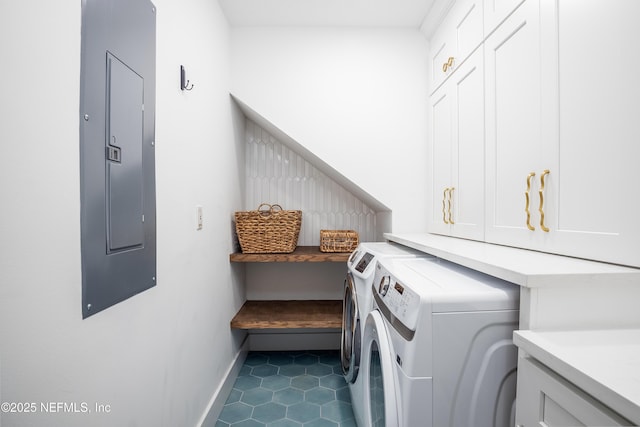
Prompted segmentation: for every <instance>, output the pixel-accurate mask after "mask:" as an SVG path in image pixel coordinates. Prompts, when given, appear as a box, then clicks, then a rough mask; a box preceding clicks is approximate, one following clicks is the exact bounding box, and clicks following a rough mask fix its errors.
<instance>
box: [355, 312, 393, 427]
mask: <svg viewBox="0 0 640 427" xmlns="http://www.w3.org/2000/svg"><path fill="white" fill-rule="evenodd" d="M385 328H386V326H385V324H384V321H383V320H382V316H381V315H380V312H378V311H377V310H374V311H372V312H371V313H369V315H368V316H367V321H366V324H365V332H364V339H363V342H364V348H365V349H366V350H367V352H366V353H365V359H364V360H363V364H362V369H363V373H364V374H365V375H367V376H366V377H365V378H366V384H365V386H366V389H367V390H368V396H369V401H368V405H367V406H368V413H369V423H368V425H371V426H374V427H398V426H399V425H401V424H400V411H399V405H398V404H399V402H398V398H397V395H398V390H396V388H397V383H396V381H395V375H394V372H393V370H394V369H395V365H394V363H393V358H392V354H391V353H392V350H391V343H390V341H389V338H388V335H387V332H386V329H385Z"/></svg>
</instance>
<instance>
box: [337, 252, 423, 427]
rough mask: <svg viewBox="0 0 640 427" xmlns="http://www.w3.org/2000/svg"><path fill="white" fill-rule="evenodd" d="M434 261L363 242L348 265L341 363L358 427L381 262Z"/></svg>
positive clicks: (363, 401) (415, 254)
mask: <svg viewBox="0 0 640 427" xmlns="http://www.w3.org/2000/svg"><path fill="white" fill-rule="evenodd" d="M419 257H420V258H427V257H428V258H433V257H432V256H430V255H427V254H425V253H424V252H420V251H417V250H414V249H411V248H408V247H406V246H402V245H398V244H395V243H386V242H363V243H360V244H359V245H358V247H357V248H356V249H355V250H354V251H353V253H352V254H351V256H350V257H349V259H348V261H347V276H346V279H345V282H344V298H343V311H342V339H341V349H340V355H341V363H342V372H343V375H344V377H345V380H346V381H347V384H349V392H350V395H351V403H352V406H353V412H354V415H355V418H356V422H357V423H358V425H360V426H362V425H364V424H362V423H363V422H364V421H363V420H364V409H363V408H364V405H365V395H364V385H363V380H362V378H361V376H360V375H359V369H360V363H361V357H362V348H361V343H362V333H363V331H364V321H365V319H366V318H367V314H368V313H369V311H371V308H372V305H373V294H372V292H371V285H372V284H373V281H374V274H375V266H376V263H377V261H378V260H380V259H387V258H394V259H400V258H419Z"/></svg>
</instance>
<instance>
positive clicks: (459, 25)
mask: <svg viewBox="0 0 640 427" xmlns="http://www.w3.org/2000/svg"><path fill="white" fill-rule="evenodd" d="M483 15H484V9H483V6H482V0H456V1H454V2H453V4H452V6H451V8H450V9H449V12H448V13H447V14H446V16H445V17H444V20H443V21H442V24H441V25H440V26H439V27H438V30H436V32H435V33H434V34H433V36H432V37H431V40H430V52H431V53H430V60H431V66H430V68H431V92H433V91H434V90H435V89H436V88H437V87H438V86H440V85H441V84H442V82H443V81H444V80H445V79H446V78H447V77H448V76H449V75H451V73H453V71H454V70H455V69H456V68H457V67H458V66H459V65H461V64H462V62H464V60H465V59H466V58H467V57H468V56H469V55H470V54H471V53H472V52H473V51H474V50H475V49H476V48H477V47H478V46H479V45H480V44H481V43H482V40H483V38H484V29H483V23H482V21H483Z"/></svg>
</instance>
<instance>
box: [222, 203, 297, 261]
mask: <svg viewBox="0 0 640 427" xmlns="http://www.w3.org/2000/svg"><path fill="white" fill-rule="evenodd" d="M235 218H236V233H237V234H238V240H239V241H240V248H241V249H242V252H243V253H246V254H270V253H291V252H293V251H294V250H295V249H296V246H297V244H298V235H299V234H300V225H301V224H302V211H296V210H289V211H287V210H284V209H282V207H281V206H280V205H270V204H267V203H263V204H261V205H260V206H258V209H257V210H255V211H245V212H236V213H235Z"/></svg>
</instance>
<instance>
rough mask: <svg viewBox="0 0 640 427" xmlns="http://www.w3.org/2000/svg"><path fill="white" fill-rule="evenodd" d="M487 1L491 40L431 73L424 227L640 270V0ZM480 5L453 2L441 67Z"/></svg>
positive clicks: (435, 50)
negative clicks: (480, 186)
mask: <svg viewBox="0 0 640 427" xmlns="http://www.w3.org/2000/svg"><path fill="white" fill-rule="evenodd" d="M490 1H491V0H485V4H484V6H485V7H484V9H483V10H484V12H485V15H484V22H485V32H486V33H488V32H490V34H489V35H488V37H486V39H485V40H484V43H481V45H482V48H480V49H478V48H477V47H473V48H468V49H471V52H469V53H468V54H467V56H464V55H465V54H464V53H463V54H462V56H460V55H459V54H458V53H457V52H458V50H456V55H458V58H462V59H461V60H460V61H458V62H456V61H455V60H454V62H453V63H454V65H453V71H451V70H449V69H448V73H449V74H448V75H446V76H444V77H443V76H439V77H438V76H436V77H434V79H436V80H435V83H436V86H438V84H439V86H438V87H437V88H436V89H437V90H435V91H433V92H432V95H431V97H430V101H431V105H430V106H431V114H430V129H431V132H432V134H431V136H430V152H431V156H432V158H431V159H430V164H431V165H432V173H433V177H432V181H431V182H430V188H429V191H430V193H431V194H430V200H431V211H430V212H431V218H429V230H430V231H431V232H435V233H441V234H449V235H453V236H460V237H466V238H471V239H484V240H485V241H487V242H492V243H498V244H503V245H508V246H515V247H520V248H527V249H534V250H539V251H544V252H549V253H556V254H561V255H569V256H574V257H579V258H586V259H593V260H598V261H605V262H611V263H616V264H623V265H630V266H636V267H640V220H639V219H638V212H639V211H640V201H639V200H638V197H636V195H637V194H638V187H637V186H638V185H640V167H638V165H637V163H638V159H640V81H639V80H640V77H639V76H640V45H639V44H638V43H639V42H638V40H640V26H638V25H637V17H638V16H640V1H637V0H562V1H559V0H548V1H547V0H545V1H541V0H526V1H523V2H506V1H505V2H500V1H497V0H496V1H493V2H492V3H487V2H490ZM461 5H466V6H467V9H466V11H467V12H469V13H468V14H467V15H464V13H462V12H460V10H465V9H464V8H462V6H461ZM498 5H503V6H504V7H502V6H501V7H498ZM509 5H510V6H509ZM471 6H473V5H471V4H470V3H466V2H463V3H460V4H458V3H456V4H454V6H453V8H452V9H451V10H450V12H449V14H448V15H447V18H446V19H445V21H444V23H443V26H442V27H441V28H440V29H439V30H438V31H437V32H436V34H435V35H434V39H433V40H435V41H436V42H434V41H433V40H432V43H431V46H430V48H431V49H432V55H431V57H432V59H433V61H434V68H435V64H436V58H438V55H440V59H438V61H440V62H442V58H444V57H445V56H447V55H448V54H443V53H442V52H443V51H442V49H441V47H442V46H446V45H447V44H446V43H439V42H438V40H445V39H447V40H454V39H455V37H453V36H451V35H449V37H448V38H447V37H444V36H443V35H446V34H448V33H455V32H457V31H459V29H460V26H459V25H458V26H456V25H455V23H461V22H462V23H464V22H466V21H465V20H463V19H460V17H462V16H467V19H468V18H470V17H471V16H472V13H473V11H474V10H475V7H478V6H479V5H478V4H475V7H473V8H471ZM507 6H508V7H507ZM487 10H494V11H495V12H496V15H495V16H496V18H495V20H494V21H493V22H497V23H498V24H496V25H497V26H496V28H495V29H492V28H491V26H493V25H494V24H492V23H491V22H492V21H491V20H490V19H489V18H487V16H488V15H487V13H488V12H487ZM500 10H501V11H502V12H500V14H498V11H500ZM454 16H455V17H457V18H456V19H453V18H452V17H454ZM452 22H453V23H452ZM470 22H471V21H470ZM469 28H471V27H469ZM458 34H460V33H458ZM438 37H441V38H438ZM470 39H472V38H470ZM474 40H475V39H474ZM472 45H473V43H470V44H466V46H472ZM456 46H460V44H458V45H456ZM474 51H475V52H484V53H483V54H482V53H480V54H477V55H472V56H468V55H469V54H471V53H472V52H474ZM462 52H466V51H464V50H462ZM482 55H484V56H483V57H482ZM467 58H468V59H467ZM482 59H484V73H483V72H482V62H483V61H482ZM467 62H468V63H469V64H468V67H467V66H466V65H467V64H466V63H467ZM440 68H442V63H441V64H440ZM434 71H435V70H434ZM469 73H471V74H469ZM482 74H484V87H483V88H480V86H477V85H475V84H471V82H476V77H477V76H479V75H482ZM437 79H440V82H439V83H438V81H437ZM467 79H468V80H467ZM434 88H435V87H434ZM479 99H481V100H482V102H483V103H484V111H482V109H481V108H479V107H478V100H479ZM479 117H484V119H483V121H484V125H481V122H480V124H479V119H478V118H479ZM483 132H484V133H483ZM483 137H484V143H476V142H475V141H479V140H482V139H483ZM471 141H474V143H473V144H472V143H471ZM480 147H483V148H480ZM466 153H473V154H469V156H472V157H471V158H473V159H474V160H475V159H479V158H483V157H484V165H483V167H480V166H478V163H479V162H476V161H468V160H467V159H468V158H467V157H466V156H467V154H466ZM470 177H476V178H477V180H476V181H475V182H472V181H473V180H472V179H471V178H470ZM483 178H484V182H485V190H484V192H483V191H476V190H474V194H475V195H482V198H483V205H482V207H481V209H483V210H484V227H476V226H475V225H474V226H473V227H469V230H471V229H475V230H474V231H469V230H467V231H464V232H463V231H461V230H463V229H464V227H462V226H460V227H458V225H459V224H460V225H462V224H467V223H468V224H475V223H476V221H477V219H478V216H475V217H474V218H470V217H466V219H465V215H467V213H468V212H469V211H468V210H467V209H466V208H465V204H468V205H469V206H473V207H476V208H477V206H478V201H477V200H475V199H472V198H468V195H469V194H468V193H467V194H465V189H466V188H467V186H468V185H471V187H470V188H474V187H473V185H474V184H477V183H479V182H480V181H481V180H482V179H483ZM470 183H471V184H470ZM450 188H453V190H448V189H450ZM443 202H444V205H443ZM449 205H451V208H449ZM449 212H451V213H452V217H451V220H449ZM458 230H459V231H460V232H458ZM478 230H479V231H478Z"/></svg>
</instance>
